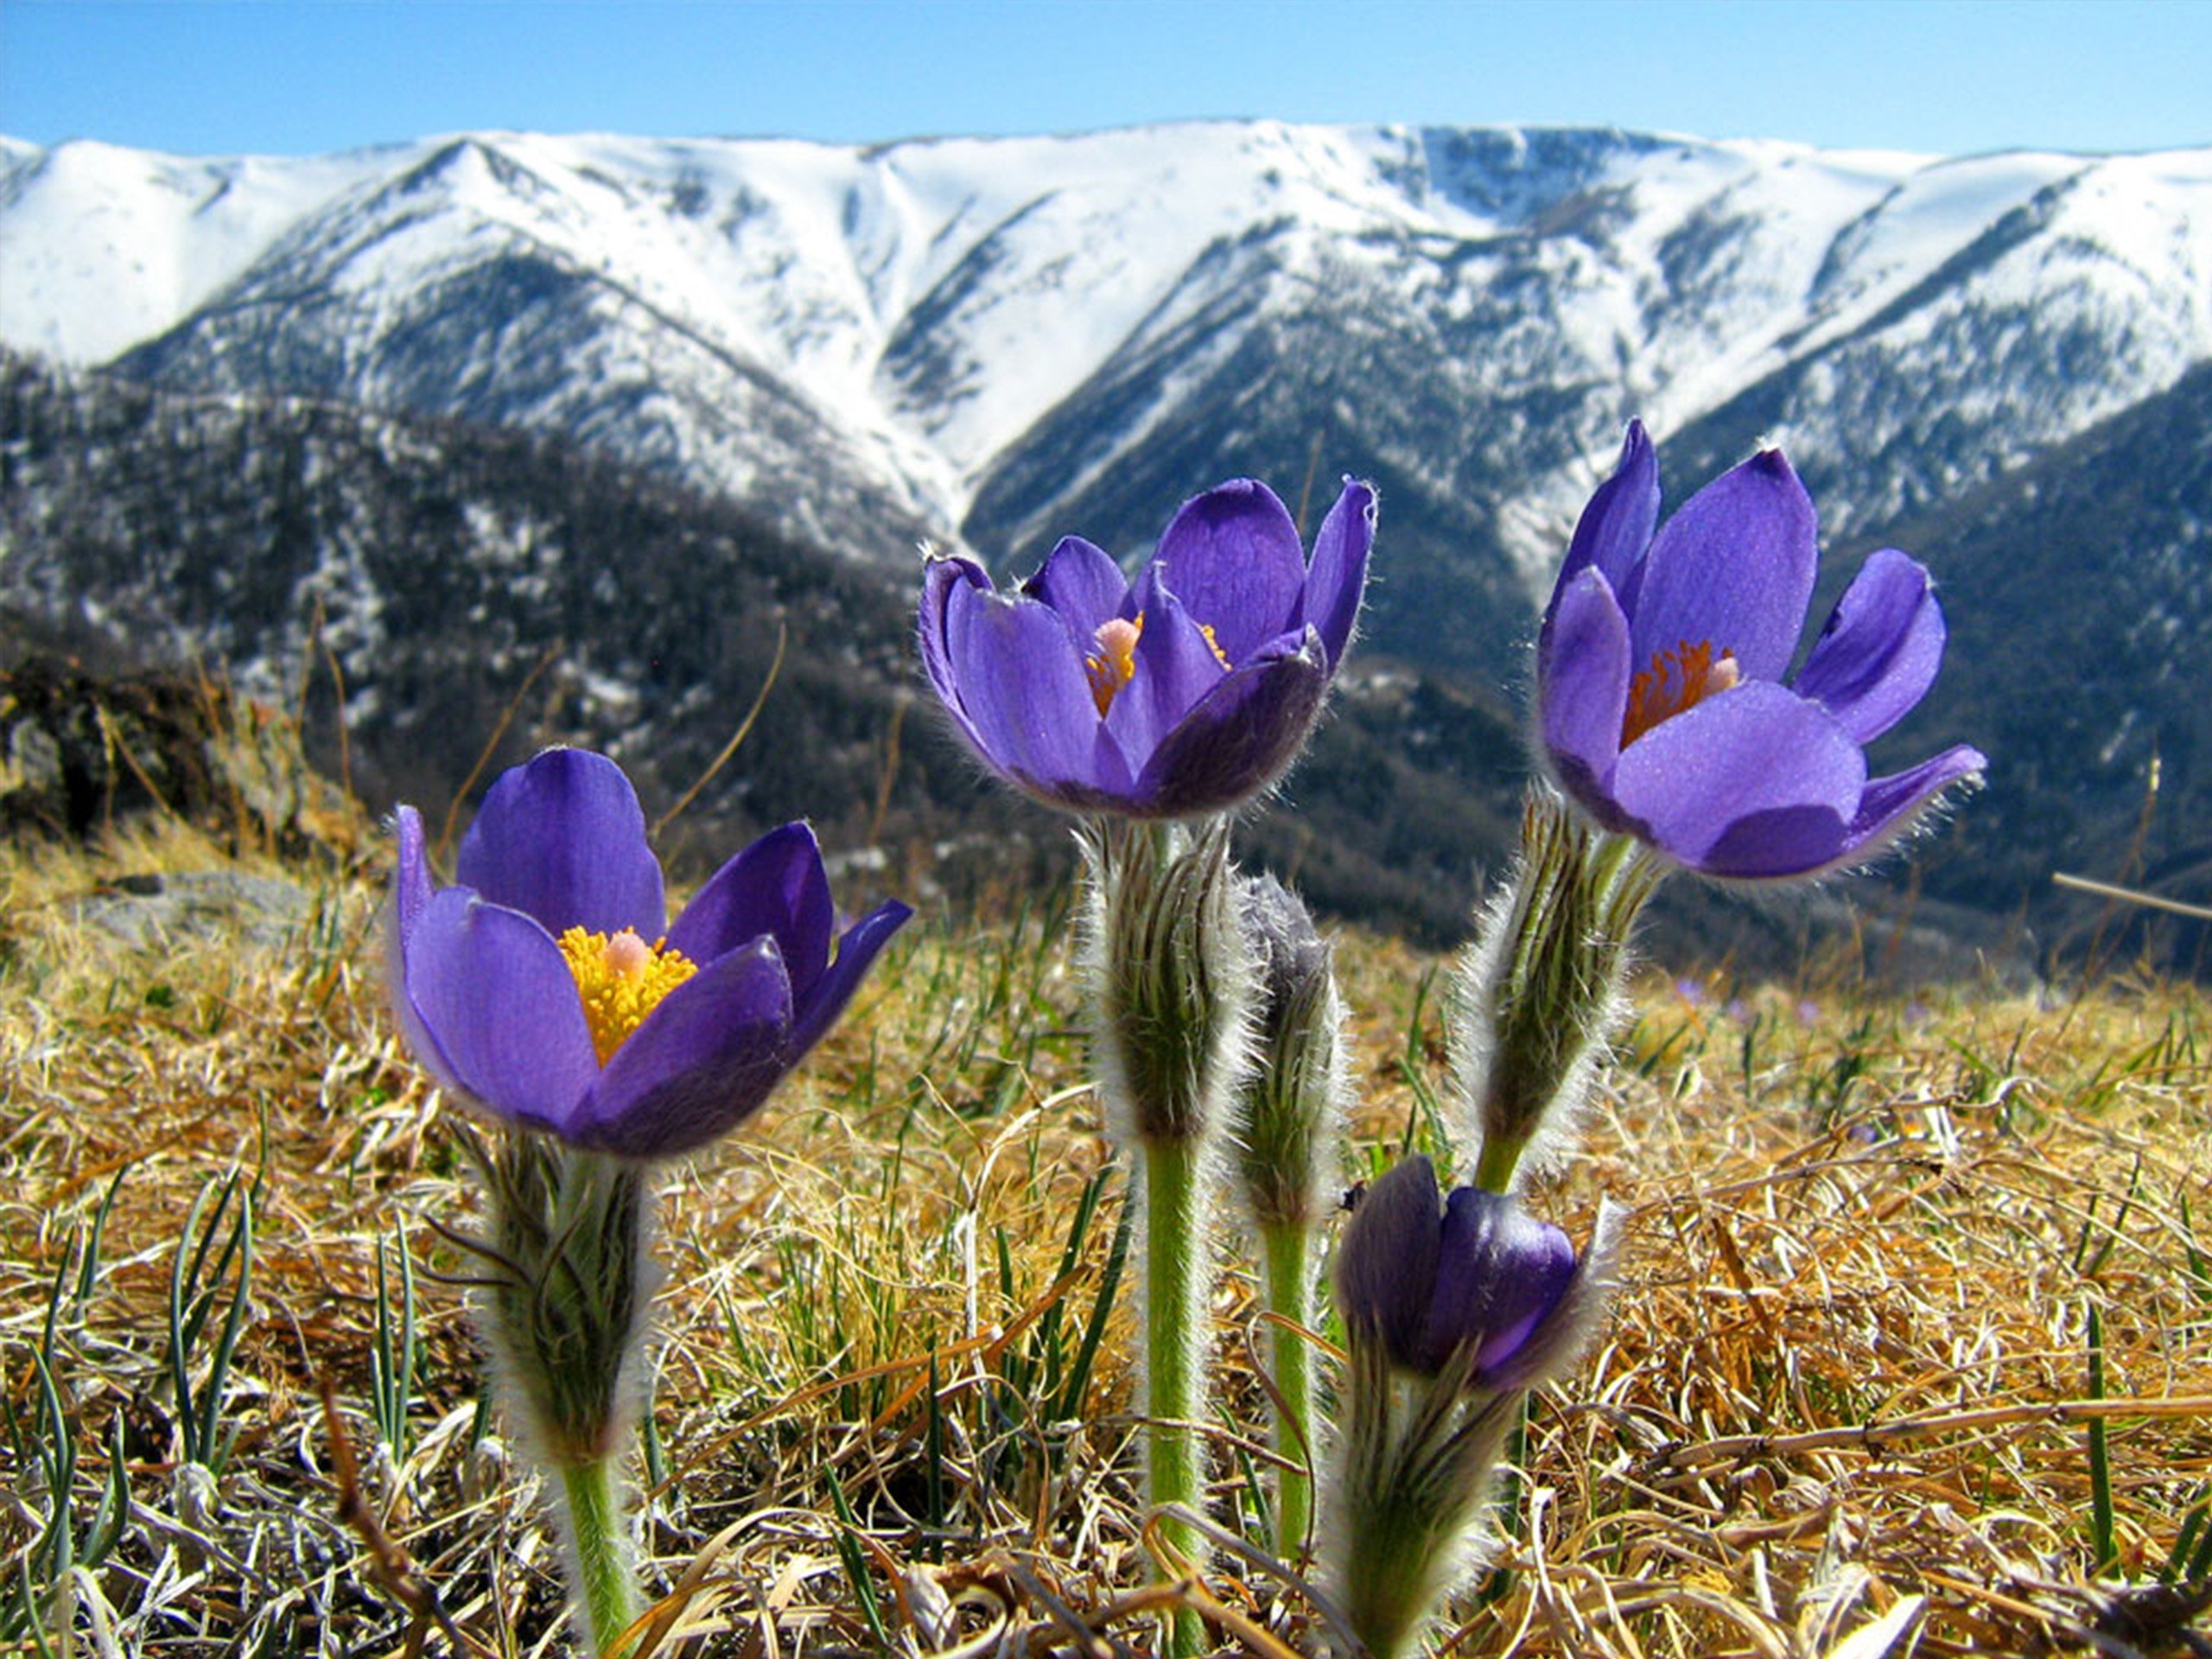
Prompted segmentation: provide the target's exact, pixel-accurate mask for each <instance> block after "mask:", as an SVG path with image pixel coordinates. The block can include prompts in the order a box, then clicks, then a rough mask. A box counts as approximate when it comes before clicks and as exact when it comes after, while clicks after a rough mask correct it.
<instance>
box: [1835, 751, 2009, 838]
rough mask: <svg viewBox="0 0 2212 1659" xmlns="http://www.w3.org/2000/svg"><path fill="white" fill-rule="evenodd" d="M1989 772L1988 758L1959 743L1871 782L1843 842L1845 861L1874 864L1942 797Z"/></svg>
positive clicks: (1872, 779)
mask: <svg viewBox="0 0 2212 1659" xmlns="http://www.w3.org/2000/svg"><path fill="white" fill-rule="evenodd" d="M1988 766H1989V760H1988V757H1987V756H1986V755H1985V754H1983V753H1982V752H1981V751H1980V749H1977V748H1974V747H1970V746H1968V745H1967V744H1964V743H1960V744H1957V745H1955V746H1954V747H1950V748H1948V749H1946V750H1944V751H1943V753H1941V754H1939V755H1936V756H1934V757H1932V758H1931V759H1929V760H1923V761H1922V762H1921V763H1920V764H1919V765H1918V766H1909V767H1907V768H1906V769H1905V770H1904V771H1903V772H1891V773H1890V774H1889V775H1888V776H1887V777H1883V778H1870V779H1867V780H1866V791H1865V792H1864V793H1863V794H1861V795H1860V796H1859V810H1858V811H1857V812H1856V813H1855V814H1853V817H1852V820H1851V828H1850V830H1849V832H1848V833H1847V835H1846V836H1845V838H1844V849H1843V850H1844V859H1843V861H1844V862H1846V863H1854V864H1855V863H1859V862H1861V861H1865V860H1866V859H1870V858H1872V857H1873V856H1874V855H1877V854H1878V853H1879V852H1880V851H1881V850H1882V849H1884V848H1885V847H1886V846H1888V845H1889V844H1890V843H1891V842H1893V841H1895V840H1896V839H1897V837H1898V836H1901V835H1903V834H1904V832H1905V831H1906V830H1908V829H1911V828H1912V826H1913V823H1914V822H1915V821H1916V819H1917V818H1918V817H1920V815H1921V813H1922V812H1923V810H1925V809H1927V808H1928V807H1929V806H1930V805H1932V804H1934V802H1935V799H1936V797H1937V796H1938V795H1940V794H1942V792H1943V791H1945V790H1947V789H1948V788H1950V787H1951V785H1954V784H1960V783H1964V782H1965V781H1966V780H1967V779H1969V778H1973V777H1976V776H1978V775H1980V773H1981V772H1984V771H1986V769H1987V767H1988Z"/></svg>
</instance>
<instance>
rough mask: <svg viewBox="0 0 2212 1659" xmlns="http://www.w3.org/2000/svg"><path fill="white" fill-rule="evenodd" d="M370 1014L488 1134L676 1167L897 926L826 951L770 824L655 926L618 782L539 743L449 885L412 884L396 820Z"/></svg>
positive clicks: (829, 1008) (800, 851)
mask: <svg viewBox="0 0 2212 1659" xmlns="http://www.w3.org/2000/svg"><path fill="white" fill-rule="evenodd" d="M398 827H399V868H398V874H397V882H396V886H395V889H394V893H393V904H392V912H393V928H392V963H391V965H392V1000H393V1001H394V1003H395V1005H396V1007H397V1014H398V1018H399V1023H400V1027H401V1030H402V1031H403V1033H404V1034H405V1036H406V1039H407V1043H408V1046H409V1047H410V1048H411V1049H412V1050H413V1051H414V1053H415V1058H416V1060H417V1061H419V1062H420V1063H421V1064H422V1065H423V1067H424V1069H426V1070H427V1071H430V1072H431V1073H432V1074H433V1075H434V1076H435V1077H437V1079H438V1080H439V1082H440V1083H442V1084H444V1085H445V1086H446V1087H447V1088H448V1089H451V1090H454V1091H456V1092H457V1093H459V1094H460V1095H461V1096H463V1097H465V1098H467V1099H468V1100H470V1101H473V1102H474V1103H477V1104H478V1105H480V1106H481V1107H483V1108H484V1109H486V1110H488V1111H490V1112H491V1113H493V1115H495V1116H499V1117H500V1118H503V1119H505V1120H506V1121H508V1122H513V1123H517V1124H521V1125H524V1126H525V1127H528V1128H536V1129H543V1130H546V1131H549V1132H550V1133H551V1134H553V1135H558V1136H559V1137H560V1138H561V1139H562V1140H563V1141H567V1142H568V1143H569V1145H571V1146H574V1147H582V1148H586V1149H588V1150H592V1151H597V1152H607V1153H613V1154H618V1155H620V1156H623V1157H630V1158H652V1157H668V1156H673V1155H675V1154H680V1153H684V1152H690V1151H692V1150H694V1149H695V1148H696V1147H702V1146H704V1145H706V1144H707V1143H708V1142H709V1141H713V1140H715V1138H716V1137H718V1136H720V1135H724V1134H726V1133H728V1131H729V1130H730V1129H732V1128H735V1127H736V1126H737V1125H738V1124H739V1123H740V1122H743V1121H744V1120H745V1119H746V1118H747V1117H749V1116H752V1115H753V1112H755V1111H757V1110H758V1109H760V1106H761V1105H762V1104H763V1103H766V1100H767V1098H768V1096H769V1094H770V1093H771V1092H772V1090H774V1088H775V1086H776V1085H777V1084H779V1082H781V1081H782V1080H783V1078H784V1077H785V1074H786V1073H788V1072H789V1071H791V1068H792V1067H794V1066H795V1065H798V1062H799V1061H800V1060H801V1059H802V1058H804V1056H805V1054H806V1052H807V1051H808V1050H809V1049H810V1048H811V1047H813V1046H814V1045H815V1043H816V1042H817V1041H818V1040H820V1039H821V1037H822V1036H823V1033H825V1032H827V1031H828V1030H829V1027H830V1026H831V1025H832V1024H833V1023H835V1021H836V1018H837V1015H838V1014H840V1013H842V1011H843V1009H844V1007H845V1004H846V1003H847V1002H849V1001H850V1000H851V999H852V995H853V993H854V992H855V990H857V989H858V988H859V987H860V982H861V976H863V975H865V974H866V973H867V971H868V965H869V964H870V963H872V962H874V959H875V957H876V953H877V952H878V951H880V950H882V948H883V946H884V944H886V943H887V941H888V940H889V939H890V938H891V936H892V935H893V933H895V932H897V931H899V927H900V926H901V925H903V924H904V923H905V922H906V918H908V917H909V916H911V915H912V913H913V912H912V911H910V910H909V909H908V908H907V907H906V906H904V905H902V904H899V903H898V902H897V901H895V900H893V901H892V902H890V903H888V904H886V905H883V906H880V907H879V908H878V909H876V910H874V911H873V912H869V914H868V915H867V916H865V917H863V918H861V921H860V922H859V923H858V924H857V925H855V926H854V927H853V928H852V929H850V930H849V931H847V932H846V933H845V934H844V935H843V937H842V938H839V939H836V951H835V955H834V957H833V955H832V951H831V945H832V941H833V938H834V936H835V932H836V912H835V911H834V908H833V907H832V905H831V902H830V898H829V878H828V877H827V876H826V875H825V874H823V868H822V853H821V849H820V848H818V847H817V845H816V843H815V840H814V832H813V831H812V830H811V829H808V828H807V826H806V825H805V824H804V823H791V824H786V825H785V826H784V827H783V828H782V829H777V830H773V831H772V832H770V833H769V834H768V835H766V836H762V837H761V838H760V840H759V841H757V842H753V845H752V846H750V847H748V848H747V849H745V850H744V851H743V852H741V853H740V854H739V855H737V856H736V857H734V858H733V859H731V860H730V861H728V863H727V864H725V865H723V866H722V868H721V869H720V870H718V871H716V872H715V874H714V875H713V877H712V878H710V879H709V880H708V882H707V884H706V886H705V887H702V888H701V889H700V890H699V893H698V894H697V896H696V898H694V899H693V900H692V901H691V904H690V906H689V907H688V908H686V909H685V911H684V912H683V914H682V915H681V916H679V917H678V918H677V919H676V921H675V922H674V923H673V925H671V924H670V922H669V921H668V912H667V908H666V905H665V902H664V899H663V897H662V887H661V870H660V865H659V863H658V861H657V860H655V858H654V857H653V855H652V850H651V849H649V848H648V847H647V846H646V844H645V814H644V813H643V811H642V810H640V809H639V805H638V797H637V793H636V791H633V790H632V788H631V786H630V780H629V779H627V778H626V777H624V776H623V775H622V770H621V768H620V767H619V766H616V765H615V764H614V763H613V761H612V760H607V758H606V757H605V756H603V755H598V754H593V753H588V752H587V751H585V750H582V749H548V750H547V751H545V753H543V754H541V755H539V756H538V757H537V759H536V760H531V762H530V763H529V764H528V765H526V766H518V767H516V768H515V769H514V770H513V771H512V772H506V773H505V774H504V775H503V776H501V777H500V778H499V780H498V781H497V782H496V783H494V784H493V785H492V789H491V791H490V793H489V794H488V795H486V798H485V801H484V807H483V810H482V811H480V813H478V815H477V817H476V822H475V823H474V824H472V825H471V826H470V828H469V830H468V834H467V836H466V837H465V838H464V839H463V840H462V842H461V857H460V861H459V867H458V870H457V874H458V877H459V880H458V881H457V882H456V883H455V885H454V886H452V887H443V888H435V889H434V888H433V886H432V883H431V877H430V870H429V857H428V855H427V852H426V851H425V848H424V842H423V821H422V817H421V816H420V815H419V814H418V813H417V812H416V810H415V809H414V808H412V807H409V806H403V807H401V808H400V809H399V826H398Z"/></svg>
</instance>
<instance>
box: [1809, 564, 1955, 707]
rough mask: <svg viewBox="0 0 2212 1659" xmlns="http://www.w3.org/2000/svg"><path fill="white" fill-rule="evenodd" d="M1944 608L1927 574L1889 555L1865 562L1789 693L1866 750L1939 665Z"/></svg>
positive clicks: (1918, 694)
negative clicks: (1806, 700)
mask: <svg viewBox="0 0 2212 1659" xmlns="http://www.w3.org/2000/svg"><path fill="white" fill-rule="evenodd" d="M1943 639H1944V629H1943V607H1942V606H1941V605H1939V604H1937V603H1936V594H1935V592H1934V589H1933V588H1931V586H1930V584H1929V580H1928V572H1927V570H1926V569H1924V568H1923V567H1922V566H1921V565H1920V564H1919V563H1916V561H1914V560H1912V559H1910V558H1908V557H1907V556H1905V555H1904V554H1902V553H1900V552H1898V551H1897V550H1896V549H1895V548H1886V547H1885V548H1884V549H1883V550H1881V551H1879V552H1878V553H1875V554H1872V555H1871V556H1869V557H1868V558H1867V561H1866V563H1865V564H1864V565H1862V566H1861V567H1860V568H1859V574H1858V575H1855V576H1853V578H1852V579H1851V586H1850V587H1848V588H1845V589H1844V590H1843V597H1842V598H1840V599H1839V600H1838V601H1836V606H1835V609H1834V611H1833V612H1832V613H1830V614H1829V616H1828V620H1827V626H1825V627H1823V628H1822V629H1821V637H1820V638H1819V639H1816V640H1815V641H1814V642H1813V650H1812V654H1811V655H1810V656H1808V657H1807V658H1806V659H1805V666H1804V667H1802V669H1800V670H1798V671H1797V677H1796V679H1795V680H1794V681H1792V682H1791V686H1792V689H1793V690H1796V693H1797V695H1798V696H1801V697H1810V698H1812V699H1814V700H1815V702H1823V703H1826V704H1827V710H1828V712H1829V713H1830V714H1832V715H1834V716H1835V717H1836V719H1837V720H1838V721H1840V722H1841V724H1842V726H1843V729H1844V730H1845V731H1847V732H1849V733H1850V734H1851V735H1852V736H1853V738H1855V739H1856V740H1857V741H1859V742H1861V743H1871V742H1872V741H1874V740H1875V739H1876V738H1878V737H1879V736H1880V735H1881V734H1883V733H1884V732H1886V731H1888V730H1889V729H1890V728H1891V727H1892V726H1894V725H1896V724H1897V721H1900V720H1903V719H1904V717H1905V715H1908V714H1909V713H1910V712H1911V710H1912V709H1913V707H1914V705H1916V703H1918V702H1919V701H1920V700H1921V698H1922V697H1923V696H1926V695H1927V693H1928V688H1929V686H1931V685H1933V684H1934V683H1936V670H1937V669H1939V668H1941V667H1942V665H1943Z"/></svg>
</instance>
